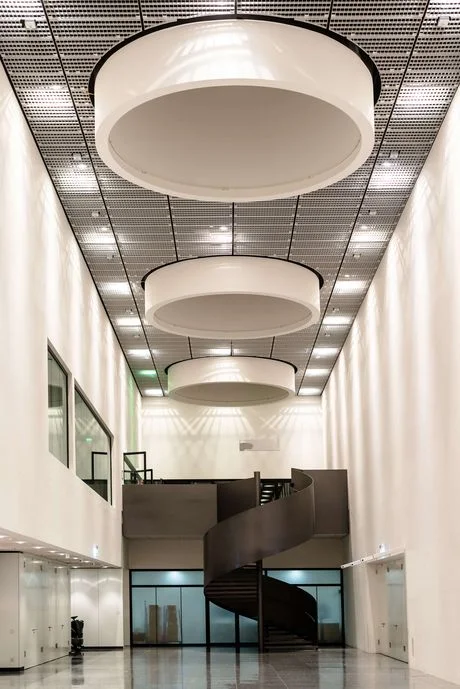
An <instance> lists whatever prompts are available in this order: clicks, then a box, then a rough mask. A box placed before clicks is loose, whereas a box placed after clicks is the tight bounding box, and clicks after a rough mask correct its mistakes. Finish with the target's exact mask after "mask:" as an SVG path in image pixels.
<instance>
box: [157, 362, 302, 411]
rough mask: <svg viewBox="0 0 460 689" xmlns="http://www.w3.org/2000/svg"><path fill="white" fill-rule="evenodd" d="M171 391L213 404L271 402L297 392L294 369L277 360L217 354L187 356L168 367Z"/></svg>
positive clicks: (189, 399) (176, 396) (180, 398)
mask: <svg viewBox="0 0 460 689" xmlns="http://www.w3.org/2000/svg"><path fill="white" fill-rule="evenodd" d="M167 373H168V394H169V397H171V398H172V399H174V400H177V401H178V402H185V403H187V404H199V405H203V406H210V407H246V406H252V405H259V404H270V403H271V402H279V401H280V400H283V399H286V398H287V397H291V396H292V395H294V394H295V368H294V366H292V364H288V363H285V362H284V361H277V360H276V359H263V358H258V357H240V356H218V357H203V358H200V359H188V360H186V361H179V362H178V363H176V364H172V365H171V366H169V367H168V369H167Z"/></svg>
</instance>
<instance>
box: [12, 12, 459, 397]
mask: <svg viewBox="0 0 460 689" xmlns="http://www.w3.org/2000/svg"><path fill="white" fill-rule="evenodd" d="M234 9H235V5H234V2H226V1H224V2H216V3H212V2H186V1H185V0H177V1H176V2H163V1H161V2H158V1H157V0H155V1H154V0H123V1H122V0H79V2H76V0H45V2H44V3H42V2H40V1H39V0H38V1H37V0H14V1H13V0H6V2H4V3H3V5H2V12H1V18H0V22H1V30H0V42H1V55H2V59H3V63H4V65H5V68H6V70H7V72H8V74H9V77H10V79H11V81H12V84H13V86H14V88H15V91H16V94H17V96H18V98H19V101H20V103H21V105H22V108H23V110H24V113H25V115H26V117H27V119H28V121H29V124H30V127H31V129H32V132H33V134H34V136H35V139H36V141H37V144H38V146H39V148H40V151H41V153H42V155H43V157H44V160H45V163H46V165H47V167H48V170H49V172H50V175H51V177H52V180H53V183H54V185H55V187H56V189H57V192H58V194H59V196H60V199H61V201H62V204H63V206H64V209H65V211H66V213H67V216H68V218H69V221H70V223H71V225H72V228H73V230H74V232H75V235H76V237H77V240H78V241H79V243H80V247H81V250H82V252H83V254H84V256H85V259H86V261H87V263H88V266H89V269H90V270H91V272H92V275H93V277H94V280H95V283H96V285H97V287H98V289H99V292H100V294H101V298H102V300H103V302H104V304H105V307H106V310H107V313H108V314H109V317H110V318H111V320H112V323H113V326H114V329H115V331H116V333H117V336H118V338H119V341H120V343H121V345H122V347H123V349H124V351H125V354H126V357H127V360H128V362H129V364H130V367H131V370H132V371H133V374H134V376H135V378H136V381H137V384H138V386H139V388H140V390H141V391H142V392H143V393H144V394H149V395H157V394H158V395H162V394H163V391H164V390H166V386H167V375H166V373H165V369H166V367H167V366H168V365H170V364H172V363H173V362H176V361H180V360H183V359H188V358H192V357H204V356H209V355H211V356H219V355H222V356H228V355H229V354H234V355H238V356H261V357H272V358H274V359H281V360H284V361H289V362H291V363H292V364H294V365H295V366H297V369H298V370H297V373H296V375H295V382H296V390H297V391H298V390H299V389H300V390H301V391H302V394H310V393H311V391H313V393H314V394H317V393H318V392H321V390H322V389H323V388H324V385H325V383H326V381H327V378H328V371H330V370H331V369H332V367H333V365H334V362H335V359H336V357H337V356H338V354H339V352H340V350H341V348H342V345H343V343H344V341H345V339H346V337H347V334H348V332H349V329H350V327H351V324H352V322H353V320H354V317H355V315H356V313H357V311H358V309H359V307H360V305H361V303H362V300H363V299H364V297H365V295H366V292H367V288H368V286H369V284H370V282H371V280H372V278H373V276H374V274H375V271H376V270H377V267H378V265H379V264H380V261H381V259H382V256H383V253H384V251H385V248H386V246H387V244H388V242H389V240H390V238H391V235H392V232H393V230H394V228H395V226H396V223H397V222H398V219H399V217H400V214H401V212H402V210H403V208H404V205H405V203H406V201H407V199H408V197H409V194H410V192H411V190H412V188H413V185H414V183H415V180H416V179H417V176H418V174H419V172H420V170H421V167H422V165H423V163H424V161H425V159H426V156H427V155H428V153H429V151H430V148H431V146H432V143H433V141H434V139H435V137H436V134H437V132H438V130H439V127H440V125H441V123H442V121H443V118H444V116H445V113H446V112H447V109H448V107H449V105H450V102H451V100H452V98H453V95H454V94H455V92H456V89H457V85H458V83H459V80H460V4H459V3H458V2H456V1H454V0H450V1H448V0H432V1H431V2H429V3H428V2H426V0H407V1H406V2H404V3H401V2H398V1H397V0H334V2H333V3H332V2H330V1H329V0H311V1H310V2H300V1H294V0H293V1H282V2H281V1H280V2H275V1H270V0H267V1H266V2H249V1H245V0H244V1H243V0H240V1H239V2H237V10H238V12H242V13H254V12H262V13H263V14H265V15H267V14H273V15H278V16H282V17H288V18H293V17H296V18H305V19H306V20H307V21H308V22H309V23H312V24H315V25H317V26H320V27H323V28H328V29H330V30H332V31H335V32H337V33H339V34H341V35H342V36H345V37H347V38H349V39H350V40H351V41H353V42H354V43H356V44H357V45H358V46H360V47H361V48H362V49H363V50H365V51H366V52H367V53H368V54H369V55H370V56H371V58H372V59H373V60H374V62H375V64H376V66H377V68H378V70H379V73H380V76H381V80H382V91H381V95H380V98H379V101H378V103H377V105H376V106H375V113H374V115H375V144H374V148H373V151H372V153H371V155H370V156H369V158H368V159H367V161H366V162H365V163H364V164H363V165H362V166H361V167H360V168H359V169H358V170H357V171H356V172H354V173H353V174H352V175H350V176H349V177H347V178H346V179H344V180H342V181H340V182H337V183H336V184H334V185H332V186H330V187H328V188H326V189H321V190H318V191H314V192H312V193H311V194H304V195H301V196H295V197H293V198H286V199H279V200H274V201H263V202H253V203H230V202H228V203H227V202H214V203H207V202H202V201H192V200H184V199H179V198H175V197H170V196H165V195H163V194H158V193H155V192H153V191H149V190H147V189H144V188H141V187H138V186H134V185H133V184H131V183H130V182H128V181H126V180H124V179H122V178H121V177H119V176H118V175H117V174H115V173H114V172H113V171H112V170H110V169H109V168H107V167H106V165H105V164H104V163H103V161H102V160H101V159H100V157H99V155H98V153H97V150H96V145H95V138H94V130H95V123H94V108H93V106H92V103H91V99H90V97H89V93H88V83H89V78H90V75H91V72H92V70H93V69H94V67H95V65H96V64H97V62H98V61H99V60H100V59H101V57H102V56H103V55H104V54H105V53H106V52H107V51H108V50H110V49H111V48H113V46H114V45H116V44H117V43H119V42H120V41H123V40H125V39H126V38H128V37H129V36H132V35H133V34H135V33H138V32H140V31H142V30H144V29H148V28H150V27H153V26H157V25H159V24H161V23H163V22H164V21H165V19H169V20H174V19H176V18H186V17H191V16H196V15H197V14H199V15H204V14H207V13H209V14H219V13H225V14H228V13H231V12H233V11H234ZM441 17H442V21H440V18H441ZM446 17H448V19H447V20H446V19H445V18H446ZM23 20H29V21H28V22H27V27H32V28H26V26H25V25H24V24H23ZM33 27H35V28H33ZM278 127H279V129H280V133H281V134H282V131H283V130H284V129H285V125H283V123H282V122H280V123H279V124H278ZM74 154H76V155H74ZM79 156H80V159H78V158H79ZM223 164H225V161H223ZM232 254H233V255H235V256H238V255H249V256H269V257H276V258H279V259H284V260H287V261H295V262H298V263H301V264H304V265H307V266H310V267H311V268H313V269H315V270H317V271H318V272H319V273H320V274H321V275H322V276H323V277H324V286H323V288H322V289H321V294H320V298H321V301H320V319H319V321H318V323H317V324H315V325H312V326H311V327H309V328H307V329H304V330H301V331H298V332H296V333H291V334H289V335H282V336H279V337H275V338H272V337H267V338H261V339H254V340H235V341H230V340H228V339H216V340H205V339H202V338H195V337H192V338H190V339H189V338H187V337H183V336H180V335H173V334H170V333H165V332H163V331H160V330H158V329H157V328H155V327H154V326H150V325H146V324H145V323H144V322H143V318H142V316H143V314H144V301H145V295H144V291H143V290H142V288H141V280H142V278H143V276H144V275H146V273H148V272H149V271H150V270H152V269H153V268H156V267H158V266H161V265H164V264H167V263H172V262H174V261H177V260H179V261H181V260H183V259H189V258H194V257H205V256H215V255H219V256H224V255H225V256H227V255H232ZM337 283H338V284H337ZM325 317H326V318H327V320H326V321H325V320H324V318H325ZM339 317H340V318H339ZM317 369H320V370H321V371H323V373H321V375H319V374H318V375H310V372H311V371H315V373H316V370H317ZM324 371H326V372H325V373H324ZM306 373H307V374H308V375H305V374H306Z"/></svg>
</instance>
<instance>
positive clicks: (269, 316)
mask: <svg viewBox="0 0 460 689" xmlns="http://www.w3.org/2000/svg"><path fill="white" fill-rule="evenodd" d="M143 285H144V288H145V319H146V322H147V323H148V324H149V325H153V326H155V327H156V328H159V329H160V330H165V331H166V332H169V333H174V334H176V335H185V336H188V337H202V338H206V339H212V340H216V339H233V340H247V339H253V338H258V337H274V336H276V335H286V334H287V333H292V332H295V331H297V330H301V329H302V328H306V327H307V326H309V325H313V324H314V323H316V322H317V321H318V318H319V313H320V295H319V290H320V287H321V286H322V278H321V276H320V275H318V273H316V272H315V271H314V270H311V269H310V268H307V267H306V266H303V265H300V264H298V263H293V262H292V261H284V260H281V259H276V258H263V257H256V256H210V257H207V258H194V259H189V260H186V261H178V262H176V263H170V264H168V265H166V266H162V267H161V268H156V269H154V270H153V271H152V272H150V273H148V274H147V276H146V277H145V278H144V280H143Z"/></svg>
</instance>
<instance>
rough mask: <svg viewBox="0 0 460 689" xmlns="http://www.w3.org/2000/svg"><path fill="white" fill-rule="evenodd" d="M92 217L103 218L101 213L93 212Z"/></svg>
mask: <svg viewBox="0 0 460 689" xmlns="http://www.w3.org/2000/svg"><path fill="white" fill-rule="evenodd" d="M91 217H92V218H100V217H101V211H91Z"/></svg>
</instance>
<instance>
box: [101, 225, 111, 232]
mask: <svg viewBox="0 0 460 689" xmlns="http://www.w3.org/2000/svg"><path fill="white" fill-rule="evenodd" d="M99 229H100V231H101V232H108V231H109V228H108V226H107V225H101V227H100V228H99Z"/></svg>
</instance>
